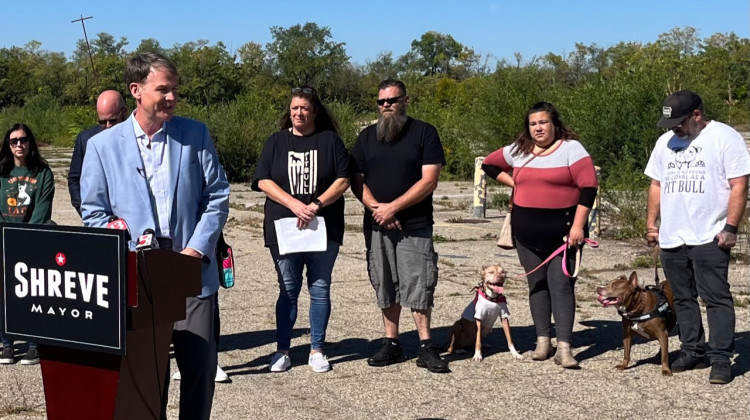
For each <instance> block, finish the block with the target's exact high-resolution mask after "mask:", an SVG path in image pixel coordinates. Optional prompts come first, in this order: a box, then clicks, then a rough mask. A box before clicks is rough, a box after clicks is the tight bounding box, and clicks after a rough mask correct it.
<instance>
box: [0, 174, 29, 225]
mask: <svg viewBox="0 0 750 420" xmlns="http://www.w3.org/2000/svg"><path fill="white" fill-rule="evenodd" d="M36 183H37V180H36V178H32V177H29V176H14V177H11V178H9V179H8V189H7V190H6V191H4V192H5V200H4V202H3V209H2V214H3V216H9V217H11V218H15V217H21V218H23V217H24V216H25V215H26V210H27V209H28V207H29V204H31V194H33V193H34V191H35V190H36Z"/></svg>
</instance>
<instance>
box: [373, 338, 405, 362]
mask: <svg viewBox="0 0 750 420" xmlns="http://www.w3.org/2000/svg"><path fill="white" fill-rule="evenodd" d="M403 361H404V352H403V351H402V350H401V345H399V344H398V343H391V341H390V340H388V339H387V338H384V339H383V345H382V346H381V347H380V350H378V352H377V353H375V354H374V355H373V356H372V357H370V358H369V359H367V364H368V365H370V366H378V367H380V366H388V365H392V364H394V363H398V362H403Z"/></svg>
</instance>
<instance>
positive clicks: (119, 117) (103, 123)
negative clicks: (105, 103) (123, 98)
mask: <svg viewBox="0 0 750 420" xmlns="http://www.w3.org/2000/svg"><path fill="white" fill-rule="evenodd" d="M124 110H125V107H122V108H120V110H119V111H117V116H115V117H114V118H110V119H108V120H99V125H101V126H102V127H106V126H107V125H116V124H119V123H120V122H122V111H124Z"/></svg>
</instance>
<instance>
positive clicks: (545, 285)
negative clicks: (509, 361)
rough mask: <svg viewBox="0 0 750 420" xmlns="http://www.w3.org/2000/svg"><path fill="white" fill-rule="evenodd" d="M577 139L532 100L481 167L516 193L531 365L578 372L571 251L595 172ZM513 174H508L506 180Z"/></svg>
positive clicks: (515, 227) (592, 193) (582, 234)
mask: <svg viewBox="0 0 750 420" xmlns="http://www.w3.org/2000/svg"><path fill="white" fill-rule="evenodd" d="M577 138H578V135H577V134H576V133H575V132H574V131H573V130H571V129H570V128H568V127H567V126H566V125H565V124H564V123H563V122H562V120H561V119H560V113H559V112H558V111H557V108H555V106H554V105H552V104H551V103H549V102H537V103H536V104H534V105H533V106H532V107H531V109H529V111H528V113H527V114H526V119H525V121H524V125H523V131H522V132H521V134H519V135H518V137H517V138H516V140H515V142H514V143H513V144H511V145H509V146H506V147H503V148H501V149H500V150H497V151H495V152H493V153H491V154H490V155H489V156H487V158H485V159H484V162H483V163H482V169H483V170H484V171H485V173H487V175H488V176H490V177H492V178H495V179H497V180H498V181H499V182H501V183H503V184H506V185H508V186H510V187H512V188H513V210H512V211H511V213H512V216H513V217H512V218H511V231H512V232H513V242H514V243H515V245H516V250H517V251H518V258H519V260H520V261H521V265H522V266H523V268H524V270H525V271H526V272H527V273H528V272H530V271H532V270H534V269H535V268H536V267H539V266H540V265H541V267H540V268H539V269H537V270H536V271H534V272H533V273H531V274H529V275H528V277H527V280H528V284H529V307H530V309H531V318H532V320H533V321H534V327H535V329H536V335H537V339H536V340H537V342H536V349H534V351H533V352H532V353H531V359H532V360H547V359H549V358H550V357H552V356H553V354H554V362H555V363H556V364H558V365H561V366H562V367H564V368H568V369H577V368H578V367H579V366H578V361H577V360H576V359H575V358H574V357H573V354H572V352H571V338H572V335H573V322H574V319H575V305H576V303H575V282H576V279H575V277H568V276H567V275H566V274H565V272H564V271H563V269H562V265H563V263H564V264H566V265H567V266H568V267H570V269H569V270H568V271H570V272H572V271H573V266H574V265H575V254H576V252H574V251H576V250H579V249H580V247H581V246H582V245H583V243H584V239H585V238H586V237H587V236H588V225H587V222H588V216H589V213H590V211H591V207H592V206H593V204H594V199H595V198H596V194H597V187H598V182H597V179H596V170H595V169H594V163H593V161H592V160H591V156H589V154H588V152H586V149H584V147H583V145H582V144H581V143H580V142H579V141H578V140H576V139H577ZM509 172H512V174H513V175H512V176H511V175H509ZM566 241H567V246H568V247H571V248H572V250H571V251H570V252H568V253H567V256H568V259H567V260H566V261H564V262H563V261H562V258H563V255H562V254H558V255H557V256H555V257H554V258H553V259H552V260H551V261H549V262H547V263H546V264H545V263H544V262H545V260H546V259H547V257H549V256H550V255H551V254H552V253H553V252H555V250H557V249H558V248H560V246H561V245H563V244H564V243H565V242H566ZM552 317H554V320H555V335H556V337H557V351H556V352H555V351H554V349H553V348H552V345H551V344H550V337H551V329H552V327H551V318H552Z"/></svg>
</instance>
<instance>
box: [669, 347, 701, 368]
mask: <svg viewBox="0 0 750 420" xmlns="http://www.w3.org/2000/svg"><path fill="white" fill-rule="evenodd" d="M707 367H708V363H706V356H693V355H691V354H690V353H687V352H686V351H681V352H680V355H679V356H677V360H675V361H674V362H672V372H684V371H686V370H693V369H705V368H707Z"/></svg>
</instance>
